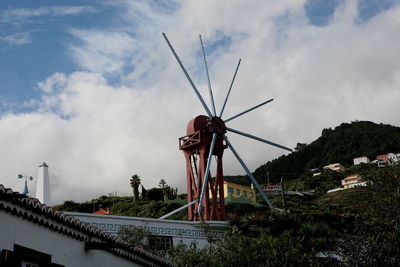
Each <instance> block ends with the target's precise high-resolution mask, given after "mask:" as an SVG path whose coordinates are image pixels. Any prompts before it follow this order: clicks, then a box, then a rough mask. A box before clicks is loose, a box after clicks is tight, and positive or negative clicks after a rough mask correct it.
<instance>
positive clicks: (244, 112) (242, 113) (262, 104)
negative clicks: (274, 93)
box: [224, 98, 274, 123]
mask: <svg viewBox="0 0 400 267" xmlns="http://www.w3.org/2000/svg"><path fill="white" fill-rule="evenodd" d="M272 101H274V99H272V98H271V99H268V100H267V101H264V102H262V103H261V104H258V105H257V106H254V107H252V108H249V109H248V110H245V111H243V112H241V113H239V114H237V115H235V116H233V117H230V118H229V119H226V120H224V122H225V123H226V122H228V121H231V120H233V119H236V118H237V117H239V116H242V115H244V114H246V113H247V112H250V111H252V110H255V109H256V108H259V107H261V106H264V105H265V104H268V103H269V102H272Z"/></svg>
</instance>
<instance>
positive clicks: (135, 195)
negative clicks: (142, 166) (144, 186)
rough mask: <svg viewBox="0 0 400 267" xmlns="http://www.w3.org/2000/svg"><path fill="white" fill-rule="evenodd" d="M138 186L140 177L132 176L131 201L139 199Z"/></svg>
mask: <svg viewBox="0 0 400 267" xmlns="http://www.w3.org/2000/svg"><path fill="white" fill-rule="evenodd" d="M139 185H140V177H139V175H137V174H134V175H132V178H131V187H132V190H133V200H134V201H137V200H138V197H139Z"/></svg>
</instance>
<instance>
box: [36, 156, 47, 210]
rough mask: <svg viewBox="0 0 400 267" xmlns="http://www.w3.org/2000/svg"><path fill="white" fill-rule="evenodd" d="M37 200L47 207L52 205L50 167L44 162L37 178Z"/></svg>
mask: <svg viewBox="0 0 400 267" xmlns="http://www.w3.org/2000/svg"><path fill="white" fill-rule="evenodd" d="M36 198H37V199H39V201H40V202H41V203H43V204H45V205H47V206H49V205H50V184H49V166H48V165H47V164H46V163H45V162H43V163H42V164H41V165H40V166H39V173H38V177H37V187H36Z"/></svg>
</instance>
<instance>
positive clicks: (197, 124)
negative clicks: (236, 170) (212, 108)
mask: <svg viewBox="0 0 400 267" xmlns="http://www.w3.org/2000/svg"><path fill="white" fill-rule="evenodd" d="M212 132H216V133H217V134H218V136H217V139H216V143H215V148H214V152H213V155H214V156H215V157H216V160H217V168H216V173H215V175H212V174H211V172H210V175H209V177H208V186H207V189H206V191H205V197H204V200H203V213H202V214H198V213H197V209H198V206H199V203H198V202H197V203H196V204H194V205H191V206H189V207H188V218H189V221H199V220H202V219H203V220H206V221H223V220H225V206H224V180H223V168H222V155H223V153H224V149H225V148H226V145H225V144H224V142H223V139H222V137H220V135H221V134H223V133H225V132H226V128H225V124H224V122H223V121H222V120H221V118H219V117H214V118H212V119H211V121H210V120H209V118H208V117H207V116H204V115H200V116H197V117H196V118H194V119H192V120H191V121H189V123H188V125H187V129H186V134H187V135H186V136H184V137H181V138H179V149H180V150H182V151H183V152H184V154H185V159H186V176H187V192H188V203H190V202H192V201H193V200H195V199H199V198H200V194H201V189H202V186H203V181H204V174H205V170H206V165H207V157H208V154H209V151H210V146H211V140H212ZM212 177H214V178H212ZM210 194H211V195H210Z"/></svg>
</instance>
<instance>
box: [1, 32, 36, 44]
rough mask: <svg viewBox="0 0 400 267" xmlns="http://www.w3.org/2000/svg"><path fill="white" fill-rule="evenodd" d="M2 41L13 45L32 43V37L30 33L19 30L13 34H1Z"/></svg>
mask: <svg viewBox="0 0 400 267" xmlns="http://www.w3.org/2000/svg"><path fill="white" fill-rule="evenodd" d="M0 41H3V42H6V43H7V44H9V45H12V46H19V45H24V44H29V43H31V42H32V39H31V35H30V33H28V32H18V33H14V34H11V35H5V36H0Z"/></svg>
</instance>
